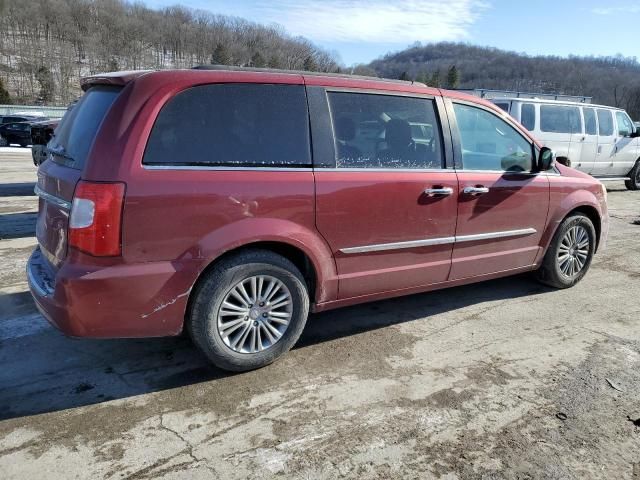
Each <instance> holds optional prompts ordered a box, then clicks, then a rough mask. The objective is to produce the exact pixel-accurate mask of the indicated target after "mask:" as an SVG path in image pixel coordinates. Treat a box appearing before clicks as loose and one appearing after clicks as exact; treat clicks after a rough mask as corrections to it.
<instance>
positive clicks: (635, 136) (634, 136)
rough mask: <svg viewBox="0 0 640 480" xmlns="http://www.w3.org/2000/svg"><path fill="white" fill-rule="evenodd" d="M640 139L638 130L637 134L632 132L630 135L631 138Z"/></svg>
mask: <svg viewBox="0 0 640 480" xmlns="http://www.w3.org/2000/svg"><path fill="white" fill-rule="evenodd" d="M638 137H640V131H638V130H637V129H636V131H635V132H631V133H630V134H629V138H638Z"/></svg>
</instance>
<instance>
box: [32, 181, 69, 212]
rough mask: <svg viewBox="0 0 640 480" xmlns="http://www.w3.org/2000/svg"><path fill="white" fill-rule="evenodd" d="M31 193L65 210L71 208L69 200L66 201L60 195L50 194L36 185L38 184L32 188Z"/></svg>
mask: <svg viewBox="0 0 640 480" xmlns="http://www.w3.org/2000/svg"><path fill="white" fill-rule="evenodd" d="M33 193H35V194H36V195H37V196H39V197H40V198H41V199H43V200H46V201H47V202H51V203H53V204H54V205H57V206H58V207H60V208H63V209H65V210H71V202H67V201H66V200H64V199H62V198H60V197H56V196H55V195H51V194H50V193H47V192H45V191H44V190H42V189H41V188H40V187H38V185H36V186H35V188H34V189H33Z"/></svg>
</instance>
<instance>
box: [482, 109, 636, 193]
mask: <svg viewBox="0 0 640 480" xmlns="http://www.w3.org/2000/svg"><path fill="white" fill-rule="evenodd" d="M491 101H492V102H493V103H495V104H496V105H497V106H499V107H500V108H502V109H503V110H505V111H506V112H508V113H509V114H511V116H512V117H514V118H515V119H516V120H518V121H519V122H520V123H521V124H522V125H523V126H524V127H525V128H526V129H527V130H529V131H530V132H531V133H532V134H533V135H534V136H535V137H536V138H537V139H538V140H540V142H542V143H543V144H544V146H546V147H549V148H551V149H552V150H554V151H555V152H556V155H557V158H558V161H560V162H561V163H564V164H565V165H568V166H571V167H573V168H575V169H577V170H580V171H583V172H585V173H588V174H590V175H592V176H594V177H597V178H598V179H600V180H621V179H624V180H625V185H626V186H627V188H628V189H630V190H640V139H639V138H638V136H639V135H640V133H638V132H637V130H636V126H635V125H634V123H633V122H632V121H631V118H629V115H628V114H627V112H625V111H624V110H623V109H620V108H613V107H606V106H603V105H592V104H585V103H576V102H566V101H555V100H541V99H537V98H500V99H497V98H496V99H492V100H491Z"/></svg>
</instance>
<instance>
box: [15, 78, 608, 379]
mask: <svg viewBox="0 0 640 480" xmlns="http://www.w3.org/2000/svg"><path fill="white" fill-rule="evenodd" d="M82 87H83V90H84V91H85V94H84V96H83V97H82V99H81V100H80V101H79V102H78V104H77V105H76V106H75V108H74V109H73V110H72V111H70V112H69V114H68V115H67V116H66V117H65V119H64V120H63V122H62V123H61V124H60V126H59V127H58V129H57V130H56V133H55V136H54V138H53V139H52V140H51V142H50V143H49V157H48V159H47V160H46V161H45V162H44V163H43V164H42V165H41V166H40V168H39V170H38V183H37V186H36V193H37V194H38V195H39V197H40V206H39V215H38V222H37V229H36V230H37V238H38V243H39V246H38V248H37V249H36V250H35V251H34V253H33V255H32V257H31V259H30V260H29V264H28V267H27V274H28V278H29V283H30V287H31V291H32V293H33V296H34V298H35V300H36V303H37V304H38V307H39V308H40V310H41V311H42V313H43V314H44V315H45V316H46V317H47V319H49V321H50V322H51V323H53V324H54V325H55V326H57V327H58V328H60V329H61V330H62V331H63V332H65V333H66V334H68V335H72V336H78V337H148V336H164V335H178V334H180V333H181V332H182V330H183V329H185V328H186V329H187V330H188V332H189V333H190V335H191V336H192V338H193V340H194V342H195V343H196V344H197V345H198V346H199V347H200V348H201V349H202V350H203V352H204V353H205V354H206V355H207V356H208V357H209V359H210V360H211V361H212V362H213V363H214V364H216V365H218V366H219V367H222V368H225V369H229V370H247V369H251V368H256V367H260V366H263V365H266V364H268V363H270V362H272V361H273V360H274V359H276V358H277V357H278V356H280V355H281V354H282V353H284V352H286V351H287V350H288V349H290V348H291V347H292V346H293V345H294V344H295V342H296V341H297V339H298V337H299V336H300V333H301V332H302V330H303V328H304V325H305V322H306V319H307V315H308V313H309V310H311V311H316V312H318V311H323V310H327V309H331V308H336V307H340V306H344V305H352V304H356V303H360V302H366V301H371V300H378V299H382V298H389V297H394V296H399V295H406V294H410V293H416V292H424V291H428V290H434V289H438V288H444V287H449V286H453V285H461V284H464V283H470V282H477V281H480V280H485V279H490V278H496V277H501V276H506V275H512V274H515V273H519V272H526V271H534V270H535V271H537V275H538V277H539V278H540V280H541V281H543V282H545V283H547V284H549V285H552V286H555V287H559V288H564V287H570V286H572V285H574V284H575V283H576V282H578V281H579V280H580V279H581V278H582V277H583V276H584V275H585V273H586V272H587V270H588V268H589V265H590V263H591V260H592V257H593V255H594V253H595V251H596V250H597V248H598V247H600V248H602V247H603V245H604V243H605V240H606V234H607V226H608V220H607V219H608V217H607V205H606V190H605V189H604V188H603V186H602V184H601V183H599V182H598V181H597V180H594V179H593V178H591V177H589V176H587V175H585V174H583V173H580V172H578V171H576V170H572V169H571V168H568V167H565V166H562V165H558V164H555V163H554V161H553V154H552V152H551V151H550V150H548V149H546V148H541V147H540V146H539V145H538V144H537V143H536V141H535V140H534V139H533V138H531V136H530V135H529V134H528V133H527V131H526V130H525V129H524V128H522V127H521V126H520V125H519V124H517V122H515V121H514V120H513V119H512V118H511V117H509V116H508V115H507V114H505V113H504V112H502V111H501V110H500V109H499V108H497V107H496V106H494V105H493V104H491V103H488V102H486V101H483V100H480V99H478V98H475V97H471V96H467V95H464V94H461V93H458V92H449V91H443V90H438V89H433V88H428V87H425V86H424V85H421V84H415V83H413V84H412V83H408V82H397V81H384V80H378V79H366V78H355V77H347V76H329V75H320V74H306V73H285V72H275V71H247V70H242V71H236V70H220V69H200V70H175V71H159V72H147V71H145V72H142V71H141V72H123V73H113V74H106V75H101V76H94V77H90V78H87V79H84V81H83V82H82Z"/></svg>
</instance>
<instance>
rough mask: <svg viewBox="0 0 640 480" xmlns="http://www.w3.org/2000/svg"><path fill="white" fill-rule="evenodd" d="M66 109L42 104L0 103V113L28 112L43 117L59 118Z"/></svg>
mask: <svg viewBox="0 0 640 480" xmlns="http://www.w3.org/2000/svg"><path fill="white" fill-rule="evenodd" d="M66 111H67V107H46V106H43V105H0V115H14V114H16V113H25V114H26V113H30V114H36V115H43V116H45V117H51V118H59V117H62V116H63V115H64V112H66Z"/></svg>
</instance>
